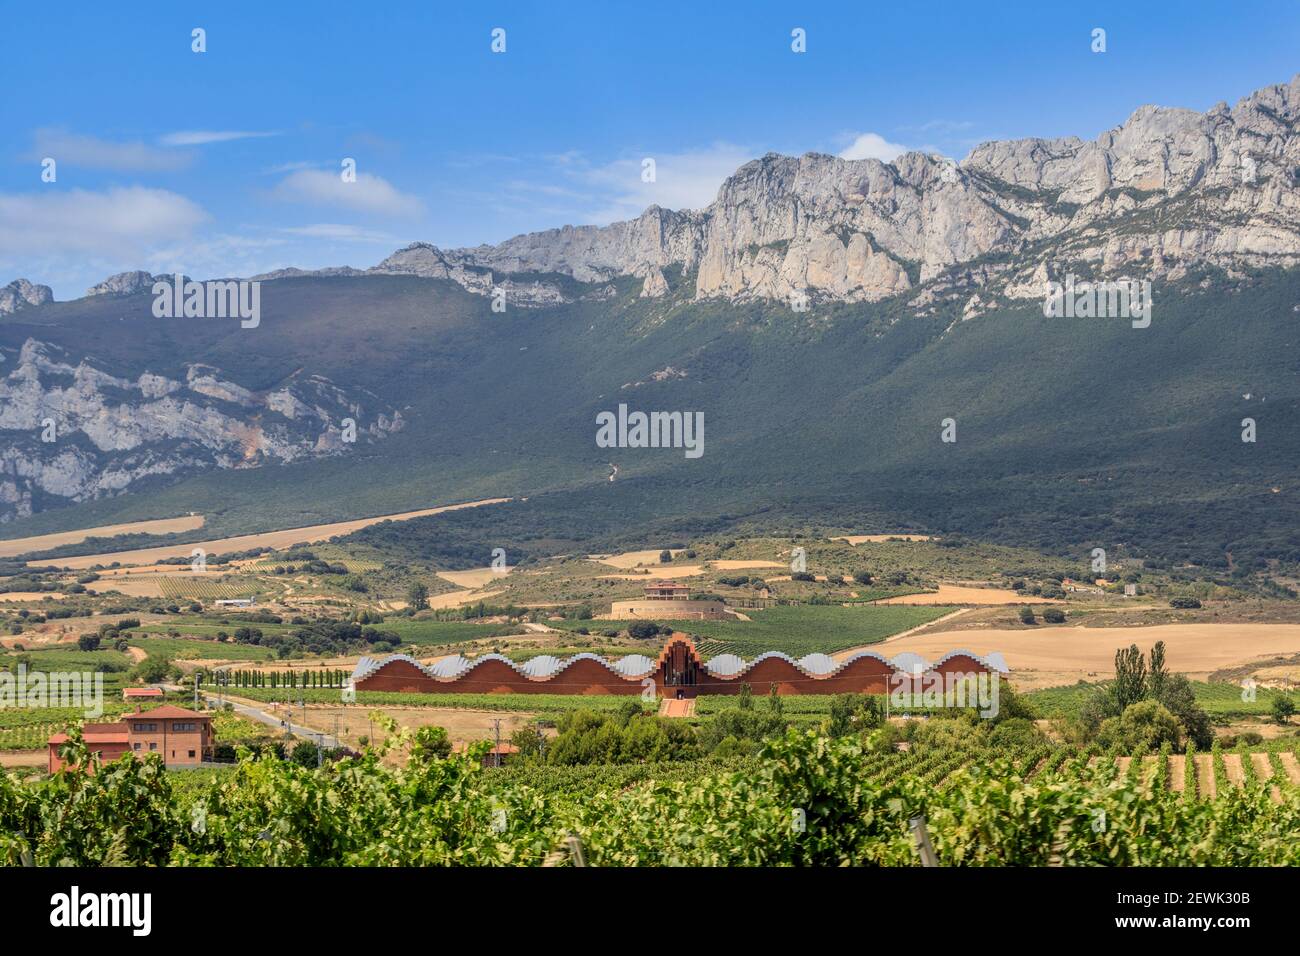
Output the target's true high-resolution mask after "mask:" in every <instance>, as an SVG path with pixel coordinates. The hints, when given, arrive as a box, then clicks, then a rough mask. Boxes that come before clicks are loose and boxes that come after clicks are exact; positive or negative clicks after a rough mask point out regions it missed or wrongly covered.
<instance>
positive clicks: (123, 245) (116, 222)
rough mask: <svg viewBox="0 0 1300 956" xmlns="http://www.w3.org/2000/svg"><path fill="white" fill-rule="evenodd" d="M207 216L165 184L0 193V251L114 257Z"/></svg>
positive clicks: (186, 229)
mask: <svg viewBox="0 0 1300 956" xmlns="http://www.w3.org/2000/svg"><path fill="white" fill-rule="evenodd" d="M207 218H208V216H207V214H206V213H205V212H204V211H203V209H202V207H200V206H199V205H198V204H196V203H194V202H192V201H191V200H189V199H186V198H185V197H184V196H180V195H177V194H176V193H173V192H169V191H167V190H165V189H147V188H145V187H142V186H130V187H124V188H123V187H119V188H113V189H109V190H106V191H104V192H92V191H89V190H85V189H71V190H64V191H59V192H53V191H51V192H38V193H29V194H14V193H10V194H0V252H10V253H19V254H46V253H55V254H64V255H79V254H89V255H108V256H118V255H122V254H125V253H129V252H131V251H132V250H143V249H146V248H148V247H151V246H153V245H155V244H157V243H159V242H168V241H174V240H176V239H179V238H182V237H184V236H187V235H189V234H190V233H191V232H192V231H193V230H194V229H195V228H196V227H197V226H198V225H199V224H200V223H202V222H204V221H205V220H206V219H207Z"/></svg>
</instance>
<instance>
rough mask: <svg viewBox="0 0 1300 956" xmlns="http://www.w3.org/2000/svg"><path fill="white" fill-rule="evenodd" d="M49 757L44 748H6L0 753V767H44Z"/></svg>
mask: <svg viewBox="0 0 1300 956" xmlns="http://www.w3.org/2000/svg"><path fill="white" fill-rule="evenodd" d="M49 759H50V755H49V753H48V752H47V751H44V750H6V751H5V752H4V753H0V767H44V766H47V765H48V763H49Z"/></svg>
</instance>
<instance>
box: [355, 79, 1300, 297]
mask: <svg viewBox="0 0 1300 956" xmlns="http://www.w3.org/2000/svg"><path fill="white" fill-rule="evenodd" d="M1298 120H1300V76H1297V77H1296V78H1294V79H1293V80H1292V81H1291V82H1290V83H1288V84H1282V85H1276V86H1270V87H1266V88H1265V89H1262V90H1259V91H1257V92H1255V93H1253V94H1252V95H1250V96H1248V97H1246V98H1244V99H1243V100H1241V101H1240V102H1239V103H1238V104H1237V105H1236V106H1235V107H1231V108H1230V107H1229V106H1228V105H1227V104H1226V103H1219V104H1218V105H1216V106H1214V107H1213V108H1212V109H1210V110H1209V111H1207V112H1205V113H1198V112H1196V111H1194V110H1188V109H1176V108H1162V107H1156V106H1144V107H1141V108H1140V109H1138V110H1137V111H1136V112H1134V113H1133V115H1132V116H1131V117H1129V119H1128V120H1127V121H1126V122H1125V123H1124V124H1123V125H1122V126H1120V127H1118V128H1116V129H1113V130H1110V131H1108V132H1106V133H1104V134H1102V135H1101V136H1099V137H1098V138H1097V139H1096V140H1094V141H1091V142H1086V141H1084V140H1082V139H1079V138H1078V137H1065V138H1060V139H1020V140H1010V141H1000V142H989V143H985V144H983V145H981V146H979V147H977V148H976V149H974V150H972V152H971V153H970V155H969V156H967V157H966V159H964V160H963V161H962V162H960V163H955V162H953V161H951V160H946V159H943V158H942V157H935V156H930V155H926V154H924V153H919V152H911V153H906V154H904V155H902V156H900V157H899V158H898V159H897V160H895V161H894V162H892V163H884V162H881V161H879V160H875V159H865V160H845V159H839V158H837V157H834V156H827V155H822V154H817V153H809V154H806V155H804V156H800V157H791V156H781V155H777V154H775V153H770V154H768V155H766V156H764V157H762V158H761V159H757V160H754V161H753V162H750V163H747V164H745V165H744V166H742V167H741V168H740V169H739V170H737V171H736V172H735V173H734V174H733V175H732V176H731V177H729V178H728V179H727V180H726V182H724V183H723V185H722V187H721V189H720V190H719V191H718V196H717V199H716V200H715V201H714V202H713V203H711V204H710V205H708V206H706V207H705V208H704V209H701V210H698V211H691V210H685V211H678V212H675V211H672V210H667V209H662V208H660V207H658V206H652V207H651V208H649V209H647V210H646V211H645V212H644V213H643V214H642V215H641V216H640V217H638V218H637V219H635V220H631V221H628V222H616V223H613V224H611V225H609V226H565V227H563V228H560V229H551V230H546V231H544V232H537V233H529V234H527V235H522V236H517V237H515V238H513V239H509V240H507V241H505V242H503V243H501V244H499V245H496V246H486V245H485V246H477V247H474V248H470V249H451V250H440V249H438V248H436V247H435V246H432V245H429V244H427V243H415V244H413V245H410V246H408V247H406V248H405V249H402V250H400V251H398V252H396V253H394V254H393V255H392V256H390V257H389V258H387V259H385V260H384V261H383V262H381V263H380V264H379V265H377V266H375V267H374V268H373V269H371V270H369V271H370V272H374V273H386V274H410V275H420V276H427V277H432V278H443V279H451V280H453V281H455V282H457V283H459V284H460V285H462V286H463V287H465V288H466V289H468V290H470V291H473V292H478V293H481V294H488V293H489V292H490V291H491V290H492V288H494V287H502V288H505V289H506V292H507V299H509V300H512V301H519V302H520V303H521V304H525V305H541V304H549V303H551V302H555V301H562V300H563V299H564V294H563V293H562V292H561V290H560V289H559V288H558V287H556V286H555V285H553V284H548V283H547V282H546V281H545V280H541V279H536V280H533V281H530V282H526V283H520V282H517V281H515V280H512V279H511V278H510V277H511V276H512V275H517V274H520V273H533V274H548V273H551V274H554V273H559V274H563V275H568V276H572V277H573V278H574V279H576V280H578V281H580V282H588V283H590V282H602V281H605V280H608V279H611V278H614V277H616V276H637V277H641V278H643V279H644V285H643V291H642V294H643V295H645V296H650V297H657V296H661V295H663V294H665V293H666V292H667V291H668V285H667V283H666V281H665V279H664V274H663V270H664V269H665V268H667V267H670V266H680V267H681V268H682V269H683V270H684V271H685V272H686V273H687V274H688V275H693V277H694V288H693V291H692V294H693V296H694V297H695V298H697V299H707V298H718V297H725V298H729V299H745V298H763V299H778V300H781V299H789V298H790V297H791V296H796V295H799V294H801V293H802V294H806V295H808V296H809V297H811V298H813V299H814V300H815V299H819V298H820V299H831V300H840V301H875V300H879V299H885V298H889V297H892V296H897V295H911V296H912V297H913V299H914V300H915V302H916V304H917V305H918V307H924V306H926V305H927V304H929V303H930V302H931V301H933V299H934V298H935V297H936V296H962V297H971V300H970V302H969V303H968V304H969V312H978V311H985V310H987V309H988V308H991V307H992V306H993V304H995V303H996V302H997V301H998V300H999V299H1009V300H1015V299H1033V298H1041V297H1042V296H1044V295H1045V284H1046V282H1047V281H1048V279H1050V278H1052V277H1054V276H1056V275H1058V274H1060V273H1062V272H1063V271H1064V270H1066V269H1069V268H1073V269H1083V270H1087V272H1089V273H1090V274H1093V275H1098V276H1119V275H1122V274H1124V275H1127V274H1138V273H1140V274H1141V275H1142V277H1144V278H1149V279H1154V278H1164V277H1173V278H1177V277H1179V276H1181V275H1183V274H1185V272H1186V270H1187V269H1188V268H1191V267H1194V266H1197V265H1203V264H1211V265H1215V266H1219V267H1223V268H1226V269H1229V270H1232V269H1235V268H1239V267H1242V266H1261V265H1291V264H1294V263H1295V262H1297V261H1298V260H1300V197H1298V196H1297V191H1296V186H1297V184H1298V182H1300V181H1298V180H1297V171H1300V136H1297V121H1298ZM969 312H968V314H969Z"/></svg>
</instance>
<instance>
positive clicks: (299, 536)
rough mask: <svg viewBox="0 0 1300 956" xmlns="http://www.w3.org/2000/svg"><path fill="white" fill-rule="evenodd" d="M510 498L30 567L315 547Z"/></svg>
mask: <svg viewBox="0 0 1300 956" xmlns="http://www.w3.org/2000/svg"><path fill="white" fill-rule="evenodd" d="M509 500H510V499H509V498H484V499H483V500H481V501H468V502H464V503H462V504H456V505H442V506H441V507H438V508H424V509H421V510H420V511H405V512H402V513H401V514H393V515H379V516H377V517H374V518H359V519H357V520H355V521H335V522H333V523H331V524H317V525H308V526H307V527H305V528H286V529H284V530H283V531H266V532H263V533H261V534H244V535H238V536H236V537H233V538H219V539H217V540H215V541H199V542H194V543H191V544H177V545H166V546H163V547H158V548H140V549H138V550H135V551H117V552H113V553H111V554H90V555H85V556H83V557H77V558H59V559H57V560H56V561H53V562H47V561H40V562H29V564H40V565H45V564H57V565H58V566H59V567H63V568H71V569H74V570H80V569H82V568H88V567H91V566H92V565H95V564H111V563H113V562H114V561H117V562H119V563H121V564H153V563H155V562H157V561H160V560H162V559H164V558H179V557H189V556H190V553H191V552H192V551H193V550H194V549H195V548H202V549H203V550H204V551H206V552H208V553H209V554H221V553H224V552H229V551H248V550H250V549H252V548H275V549H281V548H287V547H289V546H290V545H292V544H297V543H298V542H300V541H301V542H307V543H309V544H310V543H314V542H318V541H326V540H328V539H330V538H333V537H337V536H338V535H344V534H351V533H352V532H354V531H360V530H361V529H362V528H368V527H370V526H371V525H372V524H379V523H380V522H381V521H409V520H410V519H411V518H423V517H425V516H426V515H436V514H442V513H443V512H447V511H459V510H461V509H462V508H480V507H482V506H484V505H494V504H500V503H501V502H504V501H509Z"/></svg>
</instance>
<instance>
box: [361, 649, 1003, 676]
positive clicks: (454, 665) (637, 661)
mask: <svg viewBox="0 0 1300 956" xmlns="http://www.w3.org/2000/svg"><path fill="white" fill-rule="evenodd" d="M954 657H969V658H972V659H973V660H975V661H976V662H977V663H979V664H981V665H983V666H984V667H986V668H988V669H989V670H991V671H996V672H997V673H999V674H1006V673H1009V671H1008V669H1007V665H1006V661H1005V660H1003V658H1002V655H1001V654H999V653H996V652H995V653H992V654H989V655H988V656H984V657H982V656H980V655H979V654H976V653H974V652H973V651H967V650H961V649H958V650H954V651H949V652H948V653H947V654H945V655H943V657H941V658H939V659H938V660H937V661H934V662H933V663H931V662H930V661H928V660H926V659H925V658H924V657H922V656H921V655H920V654H916V653H913V652H911V651H904V652H903V653H901V654H898V655H896V656H895V657H893V658H892V659H891V658H887V657H885V656H884V655H882V654H878V653H876V652H875V651H858V652H857V653H856V654H852V655H850V656H849V657H846V658H845V659H844V660H842V661H837V660H835V659H834V658H833V657H831V656H830V655H828V654H820V653H816V654H807V655H805V656H804V657H801V658H799V659H798V660H795V659H794V658H792V657H790V656H789V655H788V654H785V653H782V652H781V651H768V652H767V653H765V654H760V655H758V656H757V657H755V658H754V659H753V660H751V661H748V662H746V661H745V660H744V659H743V658H741V657H738V656H736V655H735V654H719V655H718V656H717V657H714V658H711V659H710V660H708V661H706V662H704V664H703V666H704V669H705V671H707V672H708V673H709V674H710V675H711V676H713V677H716V678H719V679H722V680H734V679H736V678H738V677H740V676H742V675H744V674H745V673H747V672H748V671H751V670H753V669H754V668H755V667H757V666H758V665H759V664H761V663H763V662H764V661H768V660H780V661H783V662H785V663H787V664H789V665H790V666H791V667H794V668H795V669H797V670H798V671H799V672H801V673H802V674H804V675H805V676H807V677H811V678H827V677H834V676H835V675H837V674H839V673H840V672H841V671H843V670H844V668H846V667H848V666H849V665H850V664H852V663H853V662H854V661H858V660H862V659H864V658H869V659H874V660H877V661H880V662H881V663H882V664H885V665H886V666H888V667H889V668H891V669H892V670H894V671H899V672H902V673H905V674H916V675H919V674H924V673H926V672H927V671H931V670H935V669H937V668H939V667H942V666H943V665H944V664H945V663H947V662H948V661H950V660H952V659H953V658H954ZM584 660H586V661H594V662H595V663H597V664H599V665H600V666H602V667H604V668H605V669H607V670H608V671H610V672H611V673H612V674H615V675H616V676H618V677H621V678H623V679H625V680H637V679H640V678H643V677H646V676H648V675H650V674H652V673H653V672H654V671H655V670H657V669H658V667H659V662H658V661H655V660H652V659H651V658H649V657H646V656H645V655H643V654H629V655H628V656H626V657H623V658H620V659H618V660H615V661H612V662H611V661H608V660H606V659H605V658H603V657H599V656H598V655H596V654H592V653H589V652H583V653H581V654H575V655H573V656H572V657H566V658H559V657H553V656H552V655H550V654H542V655H540V656H538V657H534V658H531V659H530V660H528V661H525V662H524V663H522V664H519V663H516V662H515V661H512V660H511V659H510V658H508V657H505V656H503V655H501V654H484V655H483V656H482V657H476V658H473V659H470V658H467V657H462V656H461V655H459V654H457V655H456V656H454V657H445V658H443V659H442V660H440V661H436V662H434V663H432V664H422V663H420V662H419V661H417V660H416V659H415V658H413V657H410V656H409V655H407V654H393V655H390V656H389V657H385V658H382V659H380V658H374V657H363V658H361V660H359V661H358V662H357V666H356V668H355V669H354V670H353V672H352V680H353V682H359V681H362V680H364V679H365V678H367V677H370V676H371V675H372V674H374V673H376V672H377V671H379V670H380V669H381V668H383V667H385V666H386V665H388V664H391V663H393V662H395V661H404V662H405V663H407V664H410V665H411V666H413V667H415V668H416V669H417V670H419V671H420V672H421V673H423V674H425V675H427V676H428V677H430V678H432V679H433V680H437V681H453V680H456V679H458V678H460V677H464V676H465V675H466V674H468V673H469V672H470V671H472V670H474V669H475V668H477V667H481V666H482V665H484V664H486V663H488V662H489V661H500V662H501V663H502V664H505V665H506V666H507V667H509V668H511V669H512V670H514V671H515V672H516V673H517V674H519V675H520V676H521V677H525V678H527V679H529V680H550V679H552V678H554V677H556V676H557V675H559V674H561V673H563V672H564V671H565V670H567V669H568V668H569V667H572V666H573V665H574V664H576V663H577V662H578V661H584Z"/></svg>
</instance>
